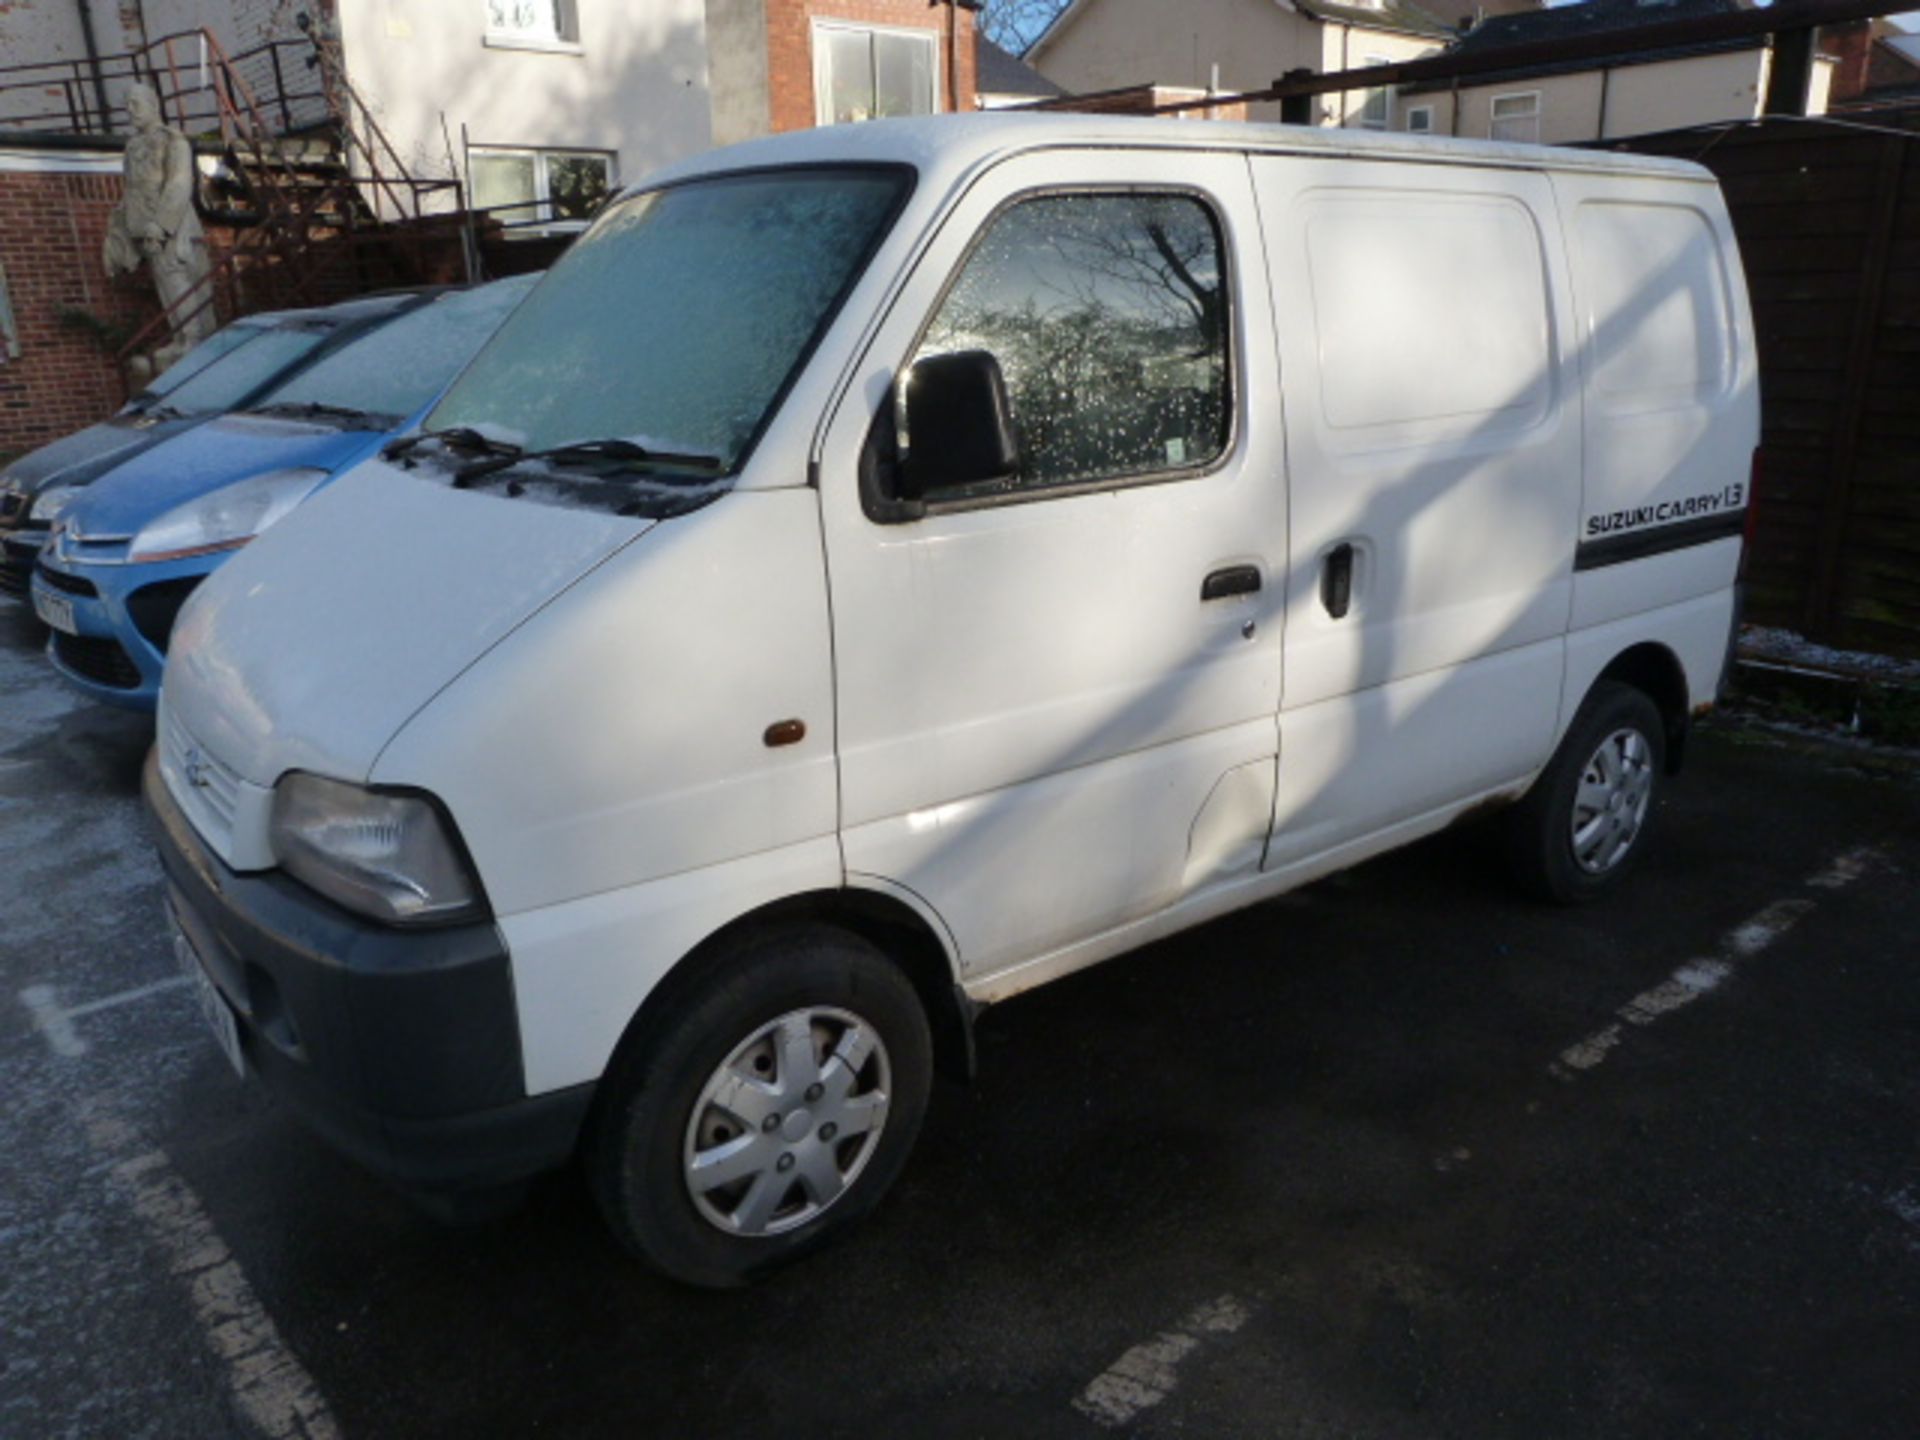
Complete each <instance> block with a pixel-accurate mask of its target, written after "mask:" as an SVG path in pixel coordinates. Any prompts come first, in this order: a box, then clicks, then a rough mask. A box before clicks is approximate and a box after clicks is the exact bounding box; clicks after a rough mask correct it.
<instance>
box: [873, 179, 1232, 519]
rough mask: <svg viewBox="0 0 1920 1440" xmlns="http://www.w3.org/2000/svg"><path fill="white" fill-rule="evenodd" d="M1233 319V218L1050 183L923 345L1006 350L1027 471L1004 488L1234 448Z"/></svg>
mask: <svg viewBox="0 0 1920 1440" xmlns="http://www.w3.org/2000/svg"><path fill="white" fill-rule="evenodd" d="M1229 329H1230V327H1229V324H1228V297H1227V285H1226V263H1225V259H1224V256H1223V248H1222V245H1221V241H1220V231H1219V227H1218V226H1217V225H1216V224H1215V222H1214V218H1213V215H1212V213H1211V212H1210V211H1209V210H1208V208H1207V207H1206V206H1205V205H1204V204H1202V203H1201V202H1200V201H1198V200H1196V199H1194V198H1193V197H1191V196H1187V195H1139V194H1127V195H1102V194H1066V195H1048V196H1041V197H1038V198H1035V199H1031V200H1026V201H1022V202H1021V203H1019V204H1017V205H1015V206H1014V207H1013V208H1011V209H1009V210H1007V211H1006V212H1004V213H1003V214H1002V215H1000V217H999V218H998V219H996V220H994V221H993V222H992V223H991V224H990V225H989V226H988V228H987V229H986V231H985V232H984V233H983V234H982V236H981V238H980V239H979V241H978V242H977V243H976V245H975V247H974V250H973V253H972V254H971V255H970V256H969V257H968V259H967V262H966V265H965V267H964V268H963V269H962V270H961V272H960V275H959V278H958V279H957V280H956V281H955V283H954V285H953V287H952V289H951V290H949V291H948V293H947V297H946V299H945V300H944V301H943V302H942V303H941V306H940V309H939V311H938V313H937V314H936V315H935V316H934V319H933V323H932V325H931V326H930V327H929V328H928V330H927V334H926V338H925V339H924V340H923V342H922V343H921V347H920V350H919V352H918V354H917V355H916V356H915V359H919V358H921V357H923V356H927V355H938V354H944V353H947V352H950V351H956V350H986V351H988V352H990V353H991V354H993V356H994V357H995V358H996V359H997V360H998V361H999V362H1000V368H1001V370H1002V372H1003V373H1004V374H1005V376H1006V381H1007V393H1008V399H1009V402H1010V404H1011V408H1012V411H1013V421H1014V426H1015V430H1016V432H1017V434H1018V438H1019V442H1020V473H1019V475H1018V476H1017V477H1016V478H1015V480H1014V481H1012V482H1011V483H1010V484H1006V485H1001V486H999V487H997V488H999V489H1038V488H1043V487H1048V486H1059V485H1084V484H1088V483H1093V482H1099V481H1104V480H1115V479H1125V478H1134V477H1140V476H1146V475H1151V474H1154V473H1165V472H1169V471H1180V470H1187V469H1192V468H1196V467H1203V466H1206V465H1208V464H1210V463H1211V462H1212V461H1214V460H1216V459H1217V458H1218V457H1219V456H1220V455H1221V453H1222V452H1223V451H1224V450H1225V449H1226V445H1227V430H1228V420H1229V400H1228V395H1229V392H1228V386H1229V384H1230V383H1231V380H1230V373H1229V370H1230V367H1229V363H1228V351H1227V345H1228V340H1227V337H1228V333H1229ZM905 438H906V443H907V446H908V448H909V449H911V447H912V443H913V437H912V436H911V435H908V436H906V437H905Z"/></svg>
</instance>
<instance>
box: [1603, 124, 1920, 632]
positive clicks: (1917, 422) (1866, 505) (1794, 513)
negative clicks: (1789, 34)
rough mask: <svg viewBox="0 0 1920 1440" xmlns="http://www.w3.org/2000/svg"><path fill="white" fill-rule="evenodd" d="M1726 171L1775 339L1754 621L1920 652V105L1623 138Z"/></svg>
mask: <svg viewBox="0 0 1920 1440" xmlns="http://www.w3.org/2000/svg"><path fill="white" fill-rule="evenodd" d="M1613 148H1624V149H1633V150H1637V151H1641V152H1643V153H1649V154H1659V155H1674V156H1678V157H1681V158H1683V159H1689V160H1697V161H1699V162H1700V163H1701V164H1703V165H1706V166H1707V167H1709V168H1710V169H1712V170H1713V171H1714V173H1715V174H1717V175H1718V176H1719V177H1720V183H1721V186H1722V188H1723V189H1724V190H1725V192H1726V196H1727V203H1728V206H1729V207H1730V209H1731V210H1732V213H1733V224H1734V229H1735V231H1736V232H1737V233H1738V235H1739V238H1740V250H1741V255H1742V258H1743V260H1744V263H1745V266H1746V271H1747V285H1748V289H1749V291H1750V293H1751V294H1752V297H1753V310H1754V321H1755V327H1756V329H1757V330H1758V332H1759V341H1760V399H1761V423H1762V471H1761V477H1760V484H1759V506H1760V511H1759V516H1758V528H1757V532H1756V534H1755V540H1754V550H1753V554H1752V556H1751V557H1750V561H1749V565H1748V575H1747V578H1748V593H1747V614H1748V618H1749V619H1751V620H1753V621H1755V622H1757V623H1760V624H1766V625H1784V626H1790V627H1792V628H1794V629H1797V630H1800V631H1801V632H1803V633H1804V634H1806V635H1808V636H1809V637H1810V638H1813V639H1817V640H1820V641H1822V642H1824V643H1827V644H1830V645H1837V646H1840V647H1843V648H1846V649H1854V650H1873V651H1880V652H1884V653H1889V654H1902V655H1920V109H1908V110H1905V111H1894V112H1879V113H1874V114H1871V115H1863V116H1861V117H1859V118H1858V119H1857V120H1854V121H1849V122H1835V121H1824V122H1823V121H1811V120H1784V119H1783V120H1773V121H1767V122H1764V123H1761V124H1758V125H1752V126H1744V127H1740V128H1736V129H1724V128H1722V129H1715V128H1702V129H1699V130H1689V131H1673V132H1669V133H1666V134H1661V135H1651V136H1641V137H1638V138H1635V139H1632V140H1627V141H1624V142H1620V143H1619V144H1618V145H1617V146H1615V147H1613Z"/></svg>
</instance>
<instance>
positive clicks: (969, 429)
mask: <svg viewBox="0 0 1920 1440" xmlns="http://www.w3.org/2000/svg"><path fill="white" fill-rule="evenodd" d="M904 388H905V391H906V411H907V445H908V451H907V457H906V460H905V462H904V463H903V464H902V465H901V467H900V472H899V478H898V481H897V493H898V495H899V498H900V499H902V500H908V501H913V500H924V499H927V498H928V497H929V496H934V495H936V494H937V492H939V491H941V490H953V489H958V488H960V487H961V486H966V485H981V484H987V483H989V482H991V481H995V480H1009V479H1012V478H1013V476H1014V475H1015V474H1016V473H1017V472H1018V470H1019V468H1020V442H1019V441H1018V440H1017V439H1016V438H1015V436H1014V433H1013V411H1012V408H1011V407H1010V406H1009V405H1008V403H1007V382H1006V378H1005V377H1004V376H1003V375H1001V373H1000V362H999V361H998V360H996V359H994V358H993V356H992V355H990V354H988V353H987V352H986V351H985V350H961V351H957V352H956V353H954V354H951V355H930V356H928V357H927V358H926V359H925V360H922V361H920V362H919V363H917V364H916V365H915V366H914V367H913V368H912V369H911V370H909V371H908V372H907V378H906V382H905V386H904Z"/></svg>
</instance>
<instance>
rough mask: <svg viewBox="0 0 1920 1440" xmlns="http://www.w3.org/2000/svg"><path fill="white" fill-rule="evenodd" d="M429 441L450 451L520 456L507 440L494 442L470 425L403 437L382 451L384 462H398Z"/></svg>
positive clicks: (516, 448)
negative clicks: (436, 441) (475, 451)
mask: <svg viewBox="0 0 1920 1440" xmlns="http://www.w3.org/2000/svg"><path fill="white" fill-rule="evenodd" d="M429 440H438V441H439V442H440V443H441V444H442V445H444V446H446V447H447V448H448V449H449V450H478V451H480V452H481V453H482V454H484V455H493V456H504V455H512V456H518V455H519V454H520V447H519V446H518V445H514V444H510V443H509V442H507V441H505V440H492V439H489V438H488V437H487V436H485V435H482V434H481V433H480V432H479V431H478V430H475V429H474V428H473V427H471V426H469V425H451V426H449V427H447V428H446V429H445V430H422V431H420V432H419V433H418V434H416V435H402V436H401V437H400V438H399V439H398V440H394V441H392V442H390V443H389V444H388V445H387V446H386V448H384V449H383V450H381V452H380V458H381V459H383V460H397V459H399V458H400V457H401V456H402V455H405V454H406V453H407V452H408V451H410V450H412V449H414V448H416V447H417V446H420V445H424V444H426V442H427V441H429Z"/></svg>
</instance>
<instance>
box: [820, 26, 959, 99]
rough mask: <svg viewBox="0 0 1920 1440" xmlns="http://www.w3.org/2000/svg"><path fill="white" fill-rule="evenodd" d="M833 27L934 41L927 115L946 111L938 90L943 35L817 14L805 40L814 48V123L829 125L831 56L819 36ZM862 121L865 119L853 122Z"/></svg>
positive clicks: (942, 70) (943, 53)
mask: <svg viewBox="0 0 1920 1440" xmlns="http://www.w3.org/2000/svg"><path fill="white" fill-rule="evenodd" d="M834 31H841V32H844V33H850V34H856V35H902V36H906V37H908V38H910V39H915V40H922V41H930V42H931V43H932V45H933V109H931V110H929V111H928V112H927V113H928V114H929V115H944V114H946V113H947V108H946V97H945V95H943V94H942V93H941V92H942V91H943V89H944V88H945V87H944V86H943V85H942V83H941V77H942V76H944V75H945V74H946V69H945V65H946V39H945V37H944V36H942V35H941V33H940V32H939V30H937V29H926V28H922V27H920V26H915V25H869V24H867V23H866V22H864V21H860V20H840V19H833V18H817V19H815V20H814V21H813V22H812V25H811V28H810V29H809V30H808V32H807V43H808V44H809V45H810V46H811V47H812V50H813V123H814V124H815V125H832V124H835V123H836V122H835V120H834V118H833V115H832V103H833V99H832V97H833V58H832V52H831V50H830V49H829V47H828V46H827V45H825V44H824V43H822V40H821V37H822V36H823V35H825V34H830V33H832V32H834ZM854 123H864V122H854Z"/></svg>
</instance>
